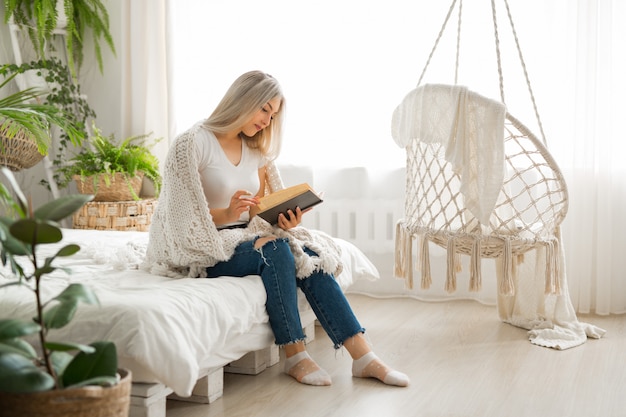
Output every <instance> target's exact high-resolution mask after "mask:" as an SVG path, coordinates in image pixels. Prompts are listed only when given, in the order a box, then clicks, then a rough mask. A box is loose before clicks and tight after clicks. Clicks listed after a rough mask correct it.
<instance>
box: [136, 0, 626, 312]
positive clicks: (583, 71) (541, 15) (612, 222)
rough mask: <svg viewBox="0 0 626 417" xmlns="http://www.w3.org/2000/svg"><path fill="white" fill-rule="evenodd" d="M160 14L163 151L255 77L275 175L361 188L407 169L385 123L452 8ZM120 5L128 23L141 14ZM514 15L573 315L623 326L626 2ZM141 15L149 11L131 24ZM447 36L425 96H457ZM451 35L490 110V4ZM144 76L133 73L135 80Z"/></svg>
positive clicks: (504, 25) (521, 86)
mask: <svg viewBox="0 0 626 417" xmlns="http://www.w3.org/2000/svg"><path fill="white" fill-rule="evenodd" d="M162 1H165V2H166V4H167V9H168V16H169V18H170V19H171V21H170V22H168V24H169V26H168V30H167V34H168V35H170V38H169V42H170V43H168V45H169V49H168V50H167V53H165V54H163V56H164V57H165V58H166V60H167V63H162V64H161V65H162V66H161V68H160V69H161V70H164V69H166V68H167V69H168V70H170V73H169V74H168V80H169V82H170V84H169V86H170V95H169V96H168V98H169V103H170V104H172V103H174V104H175V106H174V110H173V111H172V112H171V114H170V118H169V131H170V132H171V135H170V139H171V138H172V137H173V135H174V134H175V133H178V132H180V131H182V130H184V129H185V128H186V127H187V126H189V125H190V124H192V123H193V122H195V121H196V120H199V119H201V118H204V117H206V116H207V115H208V113H209V112H210V111H211V110H212V109H213V108H214V106H215V104H216V103H217V100H219V99H220V98H221V97H222V95H223V93H224V92H225V90H226V88H227V87H228V85H229V84H230V83H231V82H232V81H233V80H234V78H235V77H236V76H238V75H239V74H240V73H243V72H245V71H247V70H250V69H261V70H265V71H267V72H269V73H272V74H273V75H275V76H276V77H277V78H278V79H279V80H280V81H281V84H283V87H284V90H285V92H286V95H287V98H288V108H289V110H288V113H289V115H288V118H287V120H288V122H287V126H286V128H287V137H286V143H285V145H284V148H283V154H282V156H281V158H280V160H279V162H282V163H287V164H295V165H303V166H309V167H311V168H312V170H313V172H314V173H315V171H316V170H319V169H322V168H323V167H328V166H343V167H364V169H365V172H369V173H370V176H371V177H372V178H378V176H379V175H385V174H384V173H381V170H382V171H384V170H387V172H393V171H394V170H396V171H397V169H399V168H401V167H402V166H403V165H404V155H403V153H402V150H400V149H399V148H396V147H395V145H394V144H393V141H392V139H391V135H390V118H391V113H392V111H393V109H394V108H395V106H396V105H397V104H398V103H399V102H400V101H401V99H402V98H403V96H404V94H406V93H407V92H408V91H409V90H410V89H412V88H413V87H414V86H415V85H416V83H417V80H418V77H419V74H420V72H421V70H422V68H423V66H424V64H425V62H426V58H427V57H428V55H429V53H430V50H431V48H432V45H433V42H434V40H435V38H436V36H437V34H438V32H439V29H440V26H441V23H442V22H443V18H444V16H445V15H446V13H447V11H448V7H449V3H448V2H432V1H428V0H419V1H413V2H407V1H405V0H387V1H385V2H381V1H374V0H345V1H341V2H336V1H332V0H320V1H318V2H315V3H301V2H293V1H290V0H268V1H266V2H264V3H262V4H260V3H258V2H254V1H251V0H234V1H228V2H226V1H221V2H206V1H204V0H185V1H180V0H177V1H173V0H162ZM144 2H147V0H144ZM131 3H132V4H133V6H132V7H131V6H128V7H129V9H131V11H132V9H133V8H134V7H135V6H134V5H135V4H136V2H135V1H133V2H129V4H131ZM139 3H141V2H139ZM496 4H497V5H498V22H499V25H498V28H499V30H500V34H501V38H500V44H501V48H502V63H503V70H504V74H505V77H504V82H505V92H506V104H507V107H508V109H509V111H510V112H511V113H512V114H514V115H515V116H516V117H517V118H519V119H521V120H522V121H524V122H525V123H526V124H527V125H528V126H529V127H530V128H531V129H533V130H535V131H536V133H537V134H539V132H538V131H537V130H538V123H537V122H536V121H535V117H534V112H533V111H532V106H531V102H530V98H529V95H528V91H527V86H526V82H525V81H524V78H523V73H522V72H521V66H520V64H519V60H518V56H517V52H516V50H515V45H514V41H513V39H512V36H511V31H510V28H509V27H508V21H507V20H506V10H505V9H504V7H503V2H502V1H500V0H498V1H496ZM509 5H510V9H511V13H512V15H513V19H514V22H515V28H516V30H517V34H518V37H519V41H520V43H521V48H522V51H523V53H524V55H523V56H524V59H525V63H526V66H527V70H528V73H529V76H530V79H531V85H532V87H533V90H534V93H535V98H536V101H537V105H538V109H539V113H540V115H541V118H542V122H543V128H544V131H545V133H546V137H547V141H548V145H549V148H550V149H551V150H552V153H553V154H554V156H555V158H556V160H557V161H558V162H559V164H560V166H561V168H562V170H563V172H564V173H565V175H566V179H567V181H568V184H569V188H570V210H569V214H568V217H567V219H566V220H565V223H564V226H563V235H564V241H565V251H566V261H567V271H568V280H569V286H570V293H571V296H572V301H573V304H574V306H575V308H576V309H577V311H578V312H581V313H586V312H597V313H600V314H609V313H624V312H626V276H625V273H624V271H626V256H624V255H623V253H624V252H626V227H625V225H626V219H625V216H624V214H623V213H625V212H626V176H625V175H624V171H625V170H626V168H624V167H625V166H626V164H624V162H623V158H624V153H625V151H626V144H625V143H626V141H625V139H626V138H625V137H624V134H623V133H622V132H623V129H622V127H621V126H620V124H619V122H620V121H621V120H622V119H623V117H624V116H623V115H624V114H626V108H625V107H626V106H625V104H624V101H623V96H624V93H626V88H625V83H624V74H626V59H625V54H626V48H624V39H626V25H624V22H625V21H626V2H623V1H622V0H577V1H572V0H509ZM152 7H153V6H152V2H150V7H146V8H142V7H140V6H137V10H139V9H141V13H144V12H145V11H146V10H148V11H149V10H151V9H152ZM138 13H139V12H138ZM448 25H449V27H448V28H447V30H446V32H445V33H444V36H443V37H442V41H441V44H440V46H439V48H438V50H437V52H436V54H435V56H434V57H433V60H432V62H431V64H430V67H429V70H428V72H427V76H426V77H425V82H446V83H453V82H454V70H455V68H454V62H455V48H456V38H457V15H456V14H454V15H453V16H452V17H451V20H450V22H449V24H448ZM461 28H462V31H461V44H460V47H461V53H460V55H459V63H460V65H459V79H458V82H459V83H460V84H466V85H468V86H470V88H472V89H474V90H477V91H480V92H481V93H483V94H485V95H489V96H493V97H495V98H499V97H500V94H499V89H498V74H497V70H496V68H497V66H496V60H495V53H494V52H493V51H494V37H493V32H494V30H493V24H492V14H491V9H490V4H489V2H487V1H483V0H480V1H478V0H465V1H464V2H463V17H462V25H461ZM137 42H138V45H141V48H148V47H149V45H147V44H146V43H141V39H137ZM165 44H166V43H165V42H163V43H162V44H161V46H163V45H165ZM146 70H147V69H146V67H139V68H134V67H131V68H130V71H131V72H133V73H135V74H136V76H137V77H144V76H145V74H144V73H143V71H146ZM140 97H143V98H146V97H149V96H146V95H144V96H142V95H140ZM374 167H375V168H377V169H376V170H374V169H373V168H374ZM340 177H341V175H339V176H338V178H340ZM364 180H365V179H364V178H361V179H360V181H364ZM394 188H397V187H394ZM349 189H350V185H346V190H349ZM370 197H372V196H371V195H370ZM398 198H400V199H401V198H402V196H401V195H399V196H398ZM388 199H389V196H385V197H384V199H383V200H388ZM374 200H375V196H374ZM381 201H382V200H381ZM368 204H371V202H370V203H368ZM377 255H380V254H377ZM386 256H387V257H390V256H392V254H391V253H389V254H388V255H386ZM434 268H435V269H434V270H437V267H436V266H435V267H434ZM442 269H443V268H442ZM383 273H384V275H387V274H388V271H387V270H385V271H383ZM442 277H443V275H442ZM442 280H443V278H442ZM372 285H374V284H372ZM370 288H373V290H376V288H375V287H372V286H370ZM386 288H387V290H388V288H390V287H389V286H386ZM380 289H381V291H385V290H384V289H383V287H382V286H381V287H380ZM493 290H494V289H493V286H490V284H489V283H487V285H486V288H485V289H483V292H482V293H480V294H468V293H466V292H463V291H459V293H457V294H456V296H457V297H463V298H466V297H470V298H474V299H478V300H480V301H483V302H491V301H492V300H493V299H494V298H495V293H493V294H492V293H491V292H493ZM398 292H399V293H400V292H402V290H398ZM403 295H407V294H406V292H403ZM408 295H410V294H408ZM417 295H419V296H421V295H422V294H417ZM442 296H445V297H451V296H449V295H447V294H446V295H442ZM452 297H454V295H453V296H452Z"/></svg>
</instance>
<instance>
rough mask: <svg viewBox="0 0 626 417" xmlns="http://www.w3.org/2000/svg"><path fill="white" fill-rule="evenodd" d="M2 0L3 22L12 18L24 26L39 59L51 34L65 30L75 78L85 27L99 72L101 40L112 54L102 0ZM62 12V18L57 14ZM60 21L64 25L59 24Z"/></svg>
mask: <svg viewBox="0 0 626 417" xmlns="http://www.w3.org/2000/svg"><path fill="white" fill-rule="evenodd" d="M4 4H5V9H6V14H5V18H4V21H5V23H10V22H11V21H12V22H13V23H15V24H17V25H18V26H20V27H21V28H22V29H24V30H26V32H27V33H28V37H29V39H30V41H31V42H32V44H33V47H34V49H35V51H36V52H37V56H38V57H39V58H41V59H45V58H46V57H47V54H46V48H47V46H48V45H51V44H52V42H51V41H52V37H53V36H54V35H55V34H57V33H58V32H59V30H62V31H64V33H65V35H66V36H65V49H66V51H67V58H68V67H69V68H70V72H71V74H72V76H73V77H74V78H77V72H78V70H79V69H80V67H81V65H82V63H83V47H84V45H85V40H86V33H87V29H90V31H91V35H92V40H93V45H94V50H95V56H96V60H97V62H98V67H99V68H100V72H102V70H103V62H102V49H101V46H100V43H101V41H104V42H105V43H106V44H107V45H108V46H109V48H110V49H111V51H112V52H113V54H115V45H114V43H113V37H112V36H111V33H110V31H109V14H108V12H107V9H106V7H105V6H104V5H103V4H102V1H101V0H5V2H4ZM63 15H64V16H65V18H63V17H61V18H60V16H63ZM60 21H63V22H64V24H65V26H64V27H63V26H61V25H59V22H60Z"/></svg>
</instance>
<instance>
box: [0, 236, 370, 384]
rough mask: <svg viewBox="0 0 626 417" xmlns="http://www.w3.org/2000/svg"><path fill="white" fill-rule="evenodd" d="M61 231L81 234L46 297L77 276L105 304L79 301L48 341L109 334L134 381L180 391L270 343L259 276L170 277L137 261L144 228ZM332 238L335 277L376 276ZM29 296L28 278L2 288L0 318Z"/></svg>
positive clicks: (49, 280)
mask: <svg viewBox="0 0 626 417" xmlns="http://www.w3.org/2000/svg"><path fill="white" fill-rule="evenodd" d="M63 234H64V239H63V244H67V243H78V244H79V245H80V246H81V248H82V249H81V251H80V252H78V253H77V254H75V255H74V256H71V257H68V258H59V259H58V262H57V263H56V265H57V266H61V265H62V266H66V267H69V268H71V270H72V274H71V275H67V274H66V273H64V272H63V271H60V270H57V271H55V272H54V273H53V274H50V275H48V276H46V277H44V279H43V286H42V288H43V296H44V300H47V299H49V298H51V297H53V296H55V295H57V294H58V293H59V292H61V291H62V290H63V288H65V286H66V285H67V284H68V283H70V282H81V283H85V284H87V285H89V286H90V287H91V288H93V289H94V291H95V293H96V295H97V296H98V298H99V300H100V304H101V305H100V306H88V305H80V306H79V310H78V312H77V315H76V317H75V319H74V320H73V321H72V323H70V325H68V326H66V327H65V328H62V329H58V330H52V331H51V332H50V340H55V339H58V340H70V341H73V342H79V343H91V342H93V341H96V340H110V341H113V342H115V344H116V346H117V350H118V356H119V359H120V366H121V367H125V368H128V369H130V370H131V371H132V372H133V381H134V382H160V383H163V384H165V385H166V386H168V387H170V388H172V389H173V390H174V391H175V392H176V393H177V394H178V395H181V396H189V395H190V394H191V392H192V389H193V387H194V385H195V383H196V381H197V379H198V378H199V377H200V376H202V375H203V373H205V372H207V371H209V370H211V369H215V368H218V367H222V366H224V365H226V364H228V363H229V362H231V361H234V360H237V359H239V358H240V357H241V356H243V355H244V354H246V353H248V352H250V351H254V350H260V349H264V348H266V347H268V346H270V345H271V344H272V343H273V341H274V337H273V334H272V331H271V328H270V326H269V324H268V316H267V313H266V311H265V300H266V295H265V289H264V287H263V283H262V281H261V278H260V277H259V276H256V275H254V276H249V277H244V278H233V277H223V278H214V279H197V278H178V279H173V278H167V277H163V276H158V275H153V274H149V273H148V272H146V271H143V270H139V269H136V266H137V264H138V263H139V262H140V261H141V260H142V258H143V254H144V253H145V248H146V244H147V239H148V234H147V233H145V232H115V231H94V230H72V229H69V230H64V231H63ZM337 243H338V244H339V245H340V246H341V248H342V253H343V255H342V256H343V258H342V262H344V264H345V265H346V266H347V267H348V268H347V269H346V273H345V274H344V273H342V274H341V275H340V276H339V277H337V281H338V282H339V283H340V285H342V286H343V287H344V288H345V287H347V286H348V285H350V284H351V283H352V282H353V279H358V278H359V277H365V278H367V279H376V278H378V271H376V268H375V267H374V266H373V265H372V264H371V262H369V261H368V260H367V258H365V256H364V255H363V254H362V253H361V252H360V251H359V250H358V249H357V248H356V247H355V246H354V245H352V244H350V243H349V242H346V241H342V240H341V239H337ZM60 246H62V245H61V244H54V245H44V246H42V247H41V248H42V251H40V252H39V255H40V256H50V255H52V254H53V253H55V252H56V250H58V248H59V247H60ZM1 272H2V274H3V275H4V276H3V277H0V284H1V283H4V282H7V280H8V279H13V278H10V277H7V275H8V274H9V270H8V269H6V268H5V269H2V271H1ZM350 273H352V276H349V275H350ZM33 297H34V296H33V293H32V292H31V291H30V290H28V289H26V288H25V287H20V286H11V287H7V288H5V289H2V290H0V317H3V318H5V317H14V318H18V317H20V318H23V319H26V320H28V319H30V318H31V317H32V316H33V315H34V298H33Z"/></svg>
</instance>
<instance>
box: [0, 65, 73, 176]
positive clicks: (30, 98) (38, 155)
mask: <svg viewBox="0 0 626 417" xmlns="http://www.w3.org/2000/svg"><path fill="white" fill-rule="evenodd" d="M7 67H8V66H7V65H3V66H0V74H2V75H5V78H4V79H3V80H2V81H1V82H0V91H4V90H5V87H6V86H7V84H8V83H9V82H10V81H11V80H13V78H14V77H15V76H16V73H13V74H10V75H8V76H7V73H6V70H7ZM44 94H45V92H43V91H41V90H38V89H35V88H29V89H26V90H22V91H18V92H16V93H13V94H10V93H7V95H6V96H5V97H3V98H0V163H1V164H2V165H6V166H9V167H10V168H11V169H13V170H16V171H17V170H20V169H24V168H30V167H31V166H33V165H35V164H36V163H37V162H39V161H40V160H41V159H42V158H43V157H44V156H45V155H47V154H48V150H49V146H50V143H51V139H50V126H51V125H56V126H58V127H60V128H61V129H62V130H63V131H64V132H65V133H66V137H67V140H68V141H70V142H71V143H72V144H73V145H75V146H80V144H81V143H82V140H83V138H84V133H83V132H81V131H80V130H79V129H77V128H76V126H75V124H74V123H73V122H72V118H71V117H70V114H69V112H68V111H66V110H64V109H60V108H58V107H57V106H55V105H52V104H47V103H41V102H40V101H41V97H42V95H44Z"/></svg>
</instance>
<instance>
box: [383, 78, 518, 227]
mask: <svg viewBox="0 0 626 417" xmlns="http://www.w3.org/2000/svg"><path fill="white" fill-rule="evenodd" d="M505 114H506V108H505V106H504V104H502V103H500V102H497V101H495V100H491V99H488V98H486V97H483V96H481V95H479V94H477V93H474V92H472V91H469V90H468V89H467V87H464V86H456V85H444V84H426V85H424V86H420V87H417V88H415V89H414V90H412V91H411V92H409V93H408V94H407V95H406V97H405V98H404V100H403V101H402V102H401V103H400V105H398V107H397V108H396V109H395V111H394V113H393V118H392V126H391V128H392V136H393V139H394V141H395V142H396V143H397V144H398V146H400V147H402V148H404V147H406V146H407V145H408V144H409V143H410V142H411V141H412V140H420V141H422V142H425V143H439V144H441V145H443V146H444V147H445V150H446V154H445V155H446V160H447V161H448V162H450V163H451V165H452V169H453V170H454V172H455V173H457V174H459V176H460V177H461V192H462V193H463V196H464V198H465V206H466V208H467V209H468V210H469V211H470V212H471V213H472V215H473V216H474V217H476V218H477V219H478V220H479V221H480V222H481V223H482V224H485V225H486V224H489V216H490V215H491V213H492V211H493V209H494V207H495V204H496V200H497V198H498V194H499V193H500V190H501V188H502V181H503V177H504V117H505Z"/></svg>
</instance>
